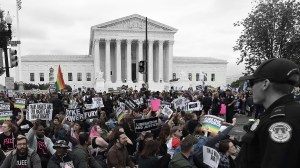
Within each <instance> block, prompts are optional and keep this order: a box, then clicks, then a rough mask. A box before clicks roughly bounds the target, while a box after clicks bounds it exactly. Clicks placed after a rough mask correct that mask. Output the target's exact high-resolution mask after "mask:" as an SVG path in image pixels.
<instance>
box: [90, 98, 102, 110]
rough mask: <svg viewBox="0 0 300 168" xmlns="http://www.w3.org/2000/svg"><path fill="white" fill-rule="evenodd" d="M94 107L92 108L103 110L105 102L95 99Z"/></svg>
mask: <svg viewBox="0 0 300 168" xmlns="http://www.w3.org/2000/svg"><path fill="white" fill-rule="evenodd" d="M92 100H93V107H92V108H101V107H104V104H103V100H102V98H101V97H93V98H92Z"/></svg>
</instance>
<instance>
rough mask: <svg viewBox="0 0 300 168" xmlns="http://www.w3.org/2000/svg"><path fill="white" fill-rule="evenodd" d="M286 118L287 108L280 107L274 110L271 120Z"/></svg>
mask: <svg viewBox="0 0 300 168" xmlns="http://www.w3.org/2000/svg"><path fill="white" fill-rule="evenodd" d="M284 116H285V106H278V107H276V108H274V109H273V111H272V113H271V116H270V118H274V117H284Z"/></svg>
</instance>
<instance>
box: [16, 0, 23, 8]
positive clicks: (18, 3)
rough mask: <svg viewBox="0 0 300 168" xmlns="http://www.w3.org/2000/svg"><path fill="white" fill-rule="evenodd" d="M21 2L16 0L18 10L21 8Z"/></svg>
mask: <svg viewBox="0 0 300 168" xmlns="http://www.w3.org/2000/svg"><path fill="white" fill-rule="evenodd" d="M21 4H22V1H21V0H17V6H18V10H21V8H22V6H21Z"/></svg>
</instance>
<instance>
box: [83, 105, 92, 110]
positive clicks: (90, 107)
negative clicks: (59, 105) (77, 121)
mask: <svg viewBox="0 0 300 168" xmlns="http://www.w3.org/2000/svg"><path fill="white" fill-rule="evenodd" d="M84 107H85V109H87V110H89V109H92V108H93V104H84Z"/></svg>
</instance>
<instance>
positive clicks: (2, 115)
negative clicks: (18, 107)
mask: <svg viewBox="0 0 300 168" xmlns="http://www.w3.org/2000/svg"><path fill="white" fill-rule="evenodd" d="M12 116H13V113H12V111H3V112H0V120H11V117H12Z"/></svg>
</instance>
